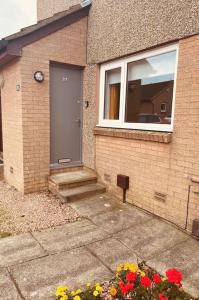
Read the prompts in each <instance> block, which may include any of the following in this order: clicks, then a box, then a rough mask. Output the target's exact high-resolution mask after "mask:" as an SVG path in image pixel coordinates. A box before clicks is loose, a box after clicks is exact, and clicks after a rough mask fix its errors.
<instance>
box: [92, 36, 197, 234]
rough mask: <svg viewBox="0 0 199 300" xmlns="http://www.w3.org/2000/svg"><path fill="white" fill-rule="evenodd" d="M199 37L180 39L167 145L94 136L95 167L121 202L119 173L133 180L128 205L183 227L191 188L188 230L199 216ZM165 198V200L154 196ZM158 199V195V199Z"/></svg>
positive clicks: (128, 195)
mask: <svg viewBox="0 0 199 300" xmlns="http://www.w3.org/2000/svg"><path fill="white" fill-rule="evenodd" d="M198 120H199V36H193V37H191V38H187V39H184V40H181V41H180V43H179V63H178V74H177V90H176V105H175V120H174V131H173V134H172V142H171V143H169V144H165V143H159V142H150V141H142V140H140V141H139V140H133V139H132V140H131V139H125V138H117V137H109V136H100V135H97V136H96V168H97V171H98V173H99V174H100V176H101V178H102V180H103V181H104V182H105V183H106V184H107V186H108V188H109V189H110V191H111V192H113V193H114V194H115V195H116V196H119V197H120V198H122V192H121V190H120V188H118V187H117V186H116V176H117V174H119V173H122V174H125V175H128V176H130V189H129V191H128V193H127V201H128V202H130V203H134V204H135V205H137V206H139V207H141V208H144V209H146V210H148V211H150V212H152V213H155V214H157V215H159V216H161V217H163V218H166V219H168V220H170V221H173V222H175V223H177V224H179V225H180V226H184V225H185V220H186V206H187V199H188V189H189V185H190V184H191V194H190V210H189V220H188V221H189V222H188V225H189V229H191V224H192V220H193V219H194V218H198V217H199V194H198V192H199V185H198V184H194V183H192V182H191V180H190V178H191V177H195V178H196V179H197V180H198V179H199V121H198ZM155 192H158V193H161V194H166V201H165V202H163V201H162V200H160V199H157V197H155V195H154V193H155ZM156 196H157V195H156Z"/></svg>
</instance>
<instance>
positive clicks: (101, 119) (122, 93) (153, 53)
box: [97, 43, 179, 132]
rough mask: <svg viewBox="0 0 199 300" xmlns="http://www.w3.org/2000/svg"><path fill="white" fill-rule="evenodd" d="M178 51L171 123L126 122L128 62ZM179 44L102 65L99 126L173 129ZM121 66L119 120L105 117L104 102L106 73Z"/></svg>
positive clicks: (157, 129) (153, 129)
mask: <svg viewBox="0 0 199 300" xmlns="http://www.w3.org/2000/svg"><path fill="white" fill-rule="evenodd" d="M171 51H176V65H175V76H174V87H173V100H172V113H171V124H152V123H127V122H125V105H126V79H127V66H128V63H130V62H133V61H137V60H141V59H145V58H149V57H152V56H156V55H159V54H164V53H168V52H171ZM178 52H179V47H178V44H176V43H175V44H172V45H169V46H166V47H161V48H158V49H155V50H150V51H146V52H142V53H139V54H135V55H133V56H130V57H127V58H123V59H119V60H117V61H114V62H110V63H105V64H102V65H101V67H100V90H99V123H98V125H97V126H99V127H110V128H111V127H112V128H124V129H125V128H126V129H136V130H137V129H138V130H150V131H166V132H172V131H173V124H174V111H175V96H176V79H177V67H178ZM116 68H121V90H120V112H119V120H108V119H104V104H105V80H106V78H105V75H106V71H110V70H112V69H116Z"/></svg>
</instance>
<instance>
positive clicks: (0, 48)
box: [0, 5, 90, 68]
mask: <svg viewBox="0 0 199 300" xmlns="http://www.w3.org/2000/svg"><path fill="white" fill-rule="evenodd" d="M89 9H90V5H89V6H86V7H81V6H79V5H78V6H77V8H76V9H74V8H73V7H72V8H71V9H69V10H68V11H66V12H61V13H58V14H56V15H54V16H53V17H51V18H48V19H46V20H43V21H40V22H38V23H37V24H35V25H32V26H29V27H26V28H24V29H22V30H21V31H20V32H18V33H16V34H13V35H11V36H8V37H7V38H5V39H2V40H1V41H0V68H1V67H2V66H4V65H5V64H7V63H8V62H10V61H12V60H13V59H15V58H17V57H20V56H21V53H22V48H23V47H24V46H27V45H29V44H32V43H34V42H36V41H38V40H40V39H42V38H43V37H45V36H47V35H49V34H52V33H54V32H56V31H58V30H60V29H62V28H64V27H66V26H69V25H71V24H73V23H75V22H78V21H79V20H80V19H82V18H84V17H86V16H88V14H89Z"/></svg>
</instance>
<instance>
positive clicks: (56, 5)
mask: <svg viewBox="0 0 199 300" xmlns="http://www.w3.org/2000/svg"><path fill="white" fill-rule="evenodd" d="M79 3H80V0H56V1H55V0H37V19H38V21H39V20H43V19H46V18H49V17H51V16H53V15H54V14H56V13H58V12H61V11H63V10H67V9H68V8H69V7H70V6H73V5H76V4H79Z"/></svg>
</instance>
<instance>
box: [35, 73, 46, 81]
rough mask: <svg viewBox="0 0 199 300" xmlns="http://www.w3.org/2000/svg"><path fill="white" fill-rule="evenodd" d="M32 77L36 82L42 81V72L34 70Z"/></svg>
mask: <svg viewBox="0 0 199 300" xmlns="http://www.w3.org/2000/svg"><path fill="white" fill-rule="evenodd" d="M34 79H35V80H36V81H37V82H43V81H44V73H43V72H42V71H36V72H35V74H34Z"/></svg>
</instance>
